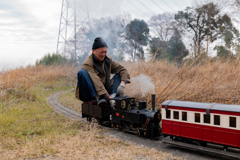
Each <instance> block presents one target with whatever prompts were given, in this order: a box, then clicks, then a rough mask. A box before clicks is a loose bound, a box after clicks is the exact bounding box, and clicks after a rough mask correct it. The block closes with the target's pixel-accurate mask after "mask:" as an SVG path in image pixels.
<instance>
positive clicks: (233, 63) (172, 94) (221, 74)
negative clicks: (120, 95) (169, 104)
mask: <svg viewBox="0 0 240 160" xmlns="http://www.w3.org/2000/svg"><path fill="white" fill-rule="evenodd" d="M124 65H125V66H127V68H128V70H129V71H130V74H131V75H132V77H133V76H138V75H140V74H141V73H143V74H145V75H147V76H149V77H151V79H152V82H153V84H154V85H155V93H156V103H157V104H158V105H160V104H161V103H162V102H164V101H165V100H169V99H173V100H185V101H196V102H215V103H226V104H240V91H239V87H240V83H239V82H240V65H239V59H238V58H237V59H234V60H231V59H230V60H226V61H222V60H218V61H216V62H211V61H206V62H205V63H203V62H202V63H199V64H198V65H191V64H189V65H183V67H180V68H179V67H177V65H174V64H168V63H167V62H164V61H157V62H153V63H151V62H150V63H142V62H139V63H135V64H133V63H127V64H124ZM126 92H127V93H128V95H130V96H133V97H138V99H147V101H148V102H149V103H150V101H151V99H150V95H149V94H148V95H147V96H145V97H141V92H140V90H139V88H136V89H135V88H133V85H131V84H130V85H127V91H126Z"/></svg>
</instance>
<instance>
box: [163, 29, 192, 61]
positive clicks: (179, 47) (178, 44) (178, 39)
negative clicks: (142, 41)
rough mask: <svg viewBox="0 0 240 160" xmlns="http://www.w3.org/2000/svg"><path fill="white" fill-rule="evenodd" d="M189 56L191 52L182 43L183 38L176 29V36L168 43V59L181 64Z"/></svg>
mask: <svg viewBox="0 0 240 160" xmlns="http://www.w3.org/2000/svg"><path fill="white" fill-rule="evenodd" d="M188 54H189V52H188V50H187V49H186V46H185V45H184V43H183V42H182V36H181V34H180V33H179V31H178V30H177V29H176V28H175V29H174V34H173V36H172V37H171V39H170V40H169V42H168V51H167V57H168V59H169V60H170V61H173V60H175V61H176V62H177V63H178V64H179V63H181V62H182V60H183V58H185V57H186V56H187V55H188Z"/></svg>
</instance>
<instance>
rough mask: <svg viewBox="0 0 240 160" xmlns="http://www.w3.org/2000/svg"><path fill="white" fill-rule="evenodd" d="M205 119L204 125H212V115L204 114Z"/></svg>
mask: <svg viewBox="0 0 240 160" xmlns="http://www.w3.org/2000/svg"><path fill="white" fill-rule="evenodd" d="M203 119H204V123H208V124H210V115H206V114H204V117H203Z"/></svg>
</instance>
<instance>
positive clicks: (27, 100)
mask: <svg viewBox="0 0 240 160" xmlns="http://www.w3.org/2000/svg"><path fill="white" fill-rule="evenodd" d="M238 63H239V60H238V59H234V60H227V61H220V60H219V61H216V62H212V61H207V62H205V63H199V64H198V65H195V64H194V65H191V64H190V63H189V64H188V65H186V66H184V65H183V67H177V65H174V64H168V63H167V62H165V61H158V62H149V63H143V62H137V63H123V65H124V66H126V67H127V69H128V70H129V72H130V75H131V77H135V76H138V75H140V74H145V75H147V76H149V77H150V78H151V79H152V82H153V84H154V85H155V93H156V98H157V99H156V102H157V104H158V105H160V104H161V103H162V102H163V101H165V100H167V99H176V100H187V101H197V102H217V103H227V104H240V92H239V87H240V84H239V81H240V66H239V64H238ZM78 70H79V68H77V67H74V66H55V67H45V66H38V67H27V68H18V69H16V70H11V71H7V72H3V73H0V89H1V90H0V101H1V103H0V119H1V121H0V156H1V157H4V158H5V159H24V158H43V155H44V156H45V157H47V158H50V159H59V158H60V159H145V158H148V159H159V157H161V158H162V159H168V158H169V159H174V158H173V157H172V156H171V155H168V154H166V153H160V152H158V151H156V150H150V149H147V148H144V147H140V146H135V145H133V144H130V143H126V142H123V141H120V140H118V139H116V138H109V137H107V136H104V135H103V134H102V133H101V132H103V131H102V130H100V129H99V128H97V127H93V126H92V125H88V124H83V123H79V122H74V121H70V120H68V119H66V118H65V117H62V116H60V115H56V114H55V113H53V111H52V110H51V109H50V108H49V107H48V106H47V104H46V99H47V97H49V96H50V95H51V94H53V93H55V92H57V91H60V90H65V89H69V90H71V89H72V88H73V86H69V84H76V73H77V71H78ZM132 87H133V85H132V84H128V85H127V87H126V93H127V94H128V95H129V96H133V97H136V98H137V99H138V100H140V99H145V100H147V101H148V102H149V103H150V102H151V99H150V95H149V94H148V95H146V96H145V97H141V92H140V90H139V88H132ZM66 99H68V100H66ZM60 101H61V102H62V103H63V104H64V105H66V106H69V107H70V108H71V109H73V110H76V111H77V112H81V110H80V108H81V107H79V106H80V102H78V101H77V100H75V98H74V93H73V92H71V91H68V92H67V93H66V94H65V95H63V96H61V97H60ZM160 154H161V155H162V156H160Z"/></svg>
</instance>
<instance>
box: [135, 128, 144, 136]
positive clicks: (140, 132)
mask: <svg viewBox="0 0 240 160" xmlns="http://www.w3.org/2000/svg"><path fill="white" fill-rule="evenodd" d="M137 135H138V136H139V137H143V136H144V132H143V131H140V130H139V129H138V130H137Z"/></svg>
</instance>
